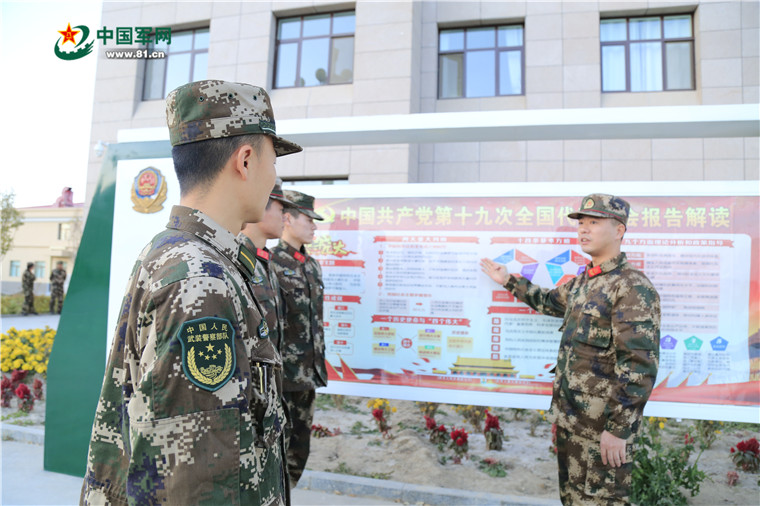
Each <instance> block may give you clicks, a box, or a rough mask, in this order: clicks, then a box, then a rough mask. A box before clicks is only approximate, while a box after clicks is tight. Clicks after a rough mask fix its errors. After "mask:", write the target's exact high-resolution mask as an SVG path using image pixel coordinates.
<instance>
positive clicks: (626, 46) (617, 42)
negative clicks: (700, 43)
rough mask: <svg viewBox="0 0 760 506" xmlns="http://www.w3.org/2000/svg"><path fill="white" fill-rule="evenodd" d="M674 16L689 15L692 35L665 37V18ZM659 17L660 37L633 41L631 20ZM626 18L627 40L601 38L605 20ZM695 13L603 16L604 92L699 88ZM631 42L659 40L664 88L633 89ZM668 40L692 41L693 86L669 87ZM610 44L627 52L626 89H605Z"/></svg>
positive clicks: (658, 91) (668, 90) (602, 89)
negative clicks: (605, 64)
mask: <svg viewBox="0 0 760 506" xmlns="http://www.w3.org/2000/svg"><path fill="white" fill-rule="evenodd" d="M672 16H689V21H690V23H691V37H675V38H666V37H665V18H666V17H672ZM655 17H656V18H659V21H660V37H659V38H658V39H641V40H635V41H631V20H636V19H646V18H655ZM618 19H621V20H622V19H624V20H625V40H624V41H621V40H615V41H602V40H601V38H602V37H601V31H602V30H601V26H602V22H603V21H611V20H618ZM694 33H695V32H694V13H693V12H683V13H671V14H650V15H647V16H610V17H603V18H601V19H600V20H599V70H600V72H599V74H600V75H599V80H600V89H601V92H602V93H662V92H673V91H695V90H696V89H697V71H696V47H695V46H696V41H695V38H696V37H695V35H694ZM631 42H633V43H634V44H639V43H643V42H658V43H659V44H660V50H661V63H662V69H661V71H662V89H661V90H641V91H631V51H630V49H631ZM668 42H689V43H691V87H690V88H678V89H673V90H670V89H668V72H667V54H666V53H667V46H668ZM605 46H606V47H609V46H623V47H624V52H625V89H624V90H610V91H607V90H605V89H604V67H603V66H604V54H603V53H604V47H605Z"/></svg>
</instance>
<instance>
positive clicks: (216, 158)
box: [172, 134, 264, 195]
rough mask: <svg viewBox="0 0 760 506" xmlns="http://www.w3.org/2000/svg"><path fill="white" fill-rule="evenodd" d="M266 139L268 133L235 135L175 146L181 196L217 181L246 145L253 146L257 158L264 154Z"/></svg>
mask: <svg viewBox="0 0 760 506" xmlns="http://www.w3.org/2000/svg"><path fill="white" fill-rule="evenodd" d="M263 137H264V134H251V135H235V136H233V137H221V138H219V139H208V140H205V141H198V142H190V143H188V144H180V145H179V146H174V147H173V148H172V159H173V160H174V172H176V173H177V180H178V181H179V190H180V193H181V194H182V195H185V194H187V193H188V192H190V191H191V190H193V189H194V188H196V187H197V186H199V185H201V184H203V183H210V182H212V181H213V180H214V179H216V177H217V176H218V175H219V173H220V172H221V170H222V168H223V167H224V165H225V164H226V163H227V161H228V160H229V159H230V157H231V156H232V154H233V153H234V152H235V151H236V150H237V149H238V148H239V147H241V146H243V145H244V144H250V145H251V147H253V150H254V151H255V152H256V156H259V155H261V141H262V139H263Z"/></svg>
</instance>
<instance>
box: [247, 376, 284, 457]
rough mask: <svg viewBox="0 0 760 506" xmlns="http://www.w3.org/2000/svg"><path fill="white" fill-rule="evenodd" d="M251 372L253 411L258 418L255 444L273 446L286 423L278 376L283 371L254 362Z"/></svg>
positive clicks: (265, 446) (257, 445) (263, 446)
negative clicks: (279, 394) (279, 393)
mask: <svg viewBox="0 0 760 506" xmlns="http://www.w3.org/2000/svg"><path fill="white" fill-rule="evenodd" d="M251 373H252V374H253V376H254V379H253V392H254V395H253V397H252V402H251V413H253V416H254V417H255V420H256V441H255V444H256V447H258V448H271V447H272V446H273V445H276V444H277V441H278V440H279V438H280V435H281V434H282V431H283V426H284V424H285V412H284V410H283V408H282V401H281V399H280V398H279V396H278V388H277V384H278V381H277V378H276V374H280V373H281V372H280V369H279V368H277V369H275V366H273V365H271V364H265V363H254V364H253V367H252V368H251Z"/></svg>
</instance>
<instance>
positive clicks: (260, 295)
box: [238, 232, 284, 353]
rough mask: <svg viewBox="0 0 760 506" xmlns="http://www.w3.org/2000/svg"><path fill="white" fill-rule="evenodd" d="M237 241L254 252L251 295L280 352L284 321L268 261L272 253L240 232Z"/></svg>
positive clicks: (274, 277)
mask: <svg viewBox="0 0 760 506" xmlns="http://www.w3.org/2000/svg"><path fill="white" fill-rule="evenodd" d="M238 241H240V242H241V243H242V244H243V245H245V247H246V248H248V249H249V250H251V251H253V252H255V254H256V272H255V273H254V275H253V278H252V283H251V287H252V288H253V296H254V297H256V300H257V301H258V302H259V307H260V308H261V311H262V312H263V313H264V318H265V319H266V321H267V325H269V339H270V340H271V341H272V344H274V347H275V349H276V350H277V351H278V352H280V353H282V350H281V349H280V347H281V346H282V342H281V336H282V329H283V327H284V322H283V312H282V303H281V302H280V296H279V293H280V283H279V282H278V281H277V276H275V275H274V272H272V266H271V264H270V263H269V261H270V259H271V257H272V253H271V252H270V251H269V250H268V249H267V248H264V249H261V248H257V247H256V246H255V245H254V244H253V242H252V241H251V240H250V239H249V238H248V237H247V236H246V235H245V234H243V233H242V232H241V233H240V234H238Z"/></svg>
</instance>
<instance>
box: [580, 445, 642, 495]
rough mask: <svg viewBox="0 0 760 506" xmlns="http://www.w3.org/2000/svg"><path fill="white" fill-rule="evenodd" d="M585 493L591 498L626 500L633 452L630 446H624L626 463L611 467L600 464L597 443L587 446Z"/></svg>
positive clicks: (600, 457) (629, 484) (628, 491)
mask: <svg viewBox="0 0 760 506" xmlns="http://www.w3.org/2000/svg"><path fill="white" fill-rule="evenodd" d="M585 458H586V466H587V468H586V483H585V488H584V490H585V492H586V494H587V495H590V496H592V497H598V498H600V499H602V498H610V499H613V498H614V499H616V500H618V501H621V502H624V501H626V500H627V499H628V497H627V496H628V494H629V493H630V487H631V471H632V467H633V451H632V448H631V445H630V444H627V445H626V446H625V460H626V463H625V464H623V465H622V466H620V467H612V466H610V465H604V464H603V463H602V455H601V453H600V447H599V443H598V442H596V444H593V445H589V446H588V447H587V450H586V455H585Z"/></svg>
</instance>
